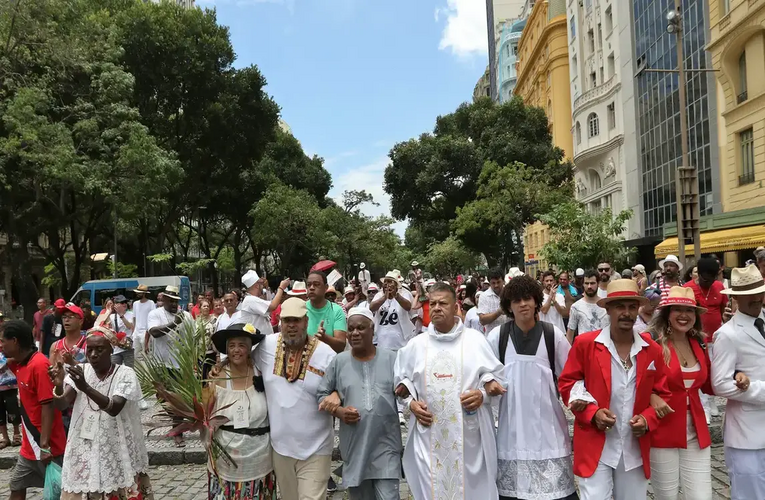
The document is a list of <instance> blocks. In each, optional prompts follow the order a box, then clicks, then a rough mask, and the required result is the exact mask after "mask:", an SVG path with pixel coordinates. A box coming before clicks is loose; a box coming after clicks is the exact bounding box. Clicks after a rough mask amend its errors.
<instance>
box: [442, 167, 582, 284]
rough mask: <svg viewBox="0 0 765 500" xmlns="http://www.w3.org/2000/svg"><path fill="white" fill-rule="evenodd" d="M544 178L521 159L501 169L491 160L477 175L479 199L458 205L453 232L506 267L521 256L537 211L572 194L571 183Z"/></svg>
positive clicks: (546, 208)
mask: <svg viewBox="0 0 765 500" xmlns="http://www.w3.org/2000/svg"><path fill="white" fill-rule="evenodd" d="M557 181H558V180H557V179H555V180H553V179H545V178H544V177H543V176H541V175H540V173H539V171H537V170H534V169H531V168H529V167H527V166H526V165H524V164H522V163H518V162H515V163H512V164H509V165H507V166H504V167H501V166H500V165H498V164H497V163H495V162H487V163H486V165H485V166H484V168H483V171H482V172H481V175H480V177H479V178H478V191H477V194H476V199H475V200H473V201H471V202H469V203H467V204H466V205H465V206H464V207H462V208H457V217H456V218H455V219H454V221H452V229H453V230H454V234H455V235H456V236H457V237H459V238H460V240H461V241H462V242H463V243H464V245H465V246H466V247H467V248H469V249H471V250H473V251H475V252H483V254H484V255H485V256H486V259H487V261H488V262H489V265H490V267H501V268H504V269H506V268H508V267H510V265H517V264H519V263H520V261H521V259H522V258H523V244H522V233H523V228H524V226H525V225H526V224H530V223H531V222H533V221H534V220H535V219H536V214H537V213H540V212H545V211H547V210H548V209H549V208H550V207H551V206H553V204H555V203H559V202H560V201H561V200H566V199H570V198H571V197H572V185H571V183H570V182H566V183H564V184H561V185H555V184H554V183H555V182H557Z"/></svg>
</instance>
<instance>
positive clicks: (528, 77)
mask: <svg viewBox="0 0 765 500" xmlns="http://www.w3.org/2000/svg"><path fill="white" fill-rule="evenodd" d="M566 30H567V28H566V2H565V0H547V1H538V2H536V4H535V5H534V8H533V9H532V10H531V14H530V15H529V19H528V21H527V22H526V27H525V28H524V29H523V34H522V35H521V39H520V41H519V42H518V63H517V70H518V81H517V83H516V84H515V90H514V91H513V92H514V93H515V94H516V95H519V96H521V97H522V98H523V101H524V102H525V103H526V104H527V105H530V106H539V107H540V108H542V109H544V110H545V112H546V113H547V119H548V120H549V121H550V131H551V132H552V137H553V144H555V145H556V146H558V147H559V148H561V149H562V150H563V151H564V153H565V154H566V157H567V158H570V157H571V156H573V153H574V146H573V137H572V135H571V76H570V74H569V69H568V39H567V33H566Z"/></svg>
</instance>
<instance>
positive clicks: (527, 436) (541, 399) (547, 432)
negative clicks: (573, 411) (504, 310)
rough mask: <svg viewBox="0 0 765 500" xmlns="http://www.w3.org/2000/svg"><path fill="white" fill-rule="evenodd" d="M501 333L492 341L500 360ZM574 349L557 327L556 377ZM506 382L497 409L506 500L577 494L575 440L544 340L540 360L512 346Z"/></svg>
mask: <svg viewBox="0 0 765 500" xmlns="http://www.w3.org/2000/svg"><path fill="white" fill-rule="evenodd" d="M499 332H500V328H495V329H494V330H492V331H491V333H489V336H488V341H489V345H491V348H492V351H493V352H494V354H495V355H496V356H497V357H499ZM570 349H571V346H570V345H569V343H568V340H566V335H565V334H564V333H563V332H562V331H561V330H560V329H559V328H557V327H555V372H556V374H560V373H561V372H562V371H563V366H564V365H565V364H566V359H568V352H569V350H570ZM503 377H504V379H505V380H507V382H508V387H507V393H505V394H504V395H503V396H502V399H501V400H500V403H499V427H498V428H497V455H498V458H499V460H498V465H497V467H498V472H497V475H498V479H497V487H498V489H499V494H500V495H502V496H507V497H513V498H522V499H529V500H532V499H533V500H553V499H557V498H564V497H566V496H568V495H570V494H571V493H573V492H574V491H575V489H576V486H575V484H574V470H573V463H572V458H571V438H570V437H569V433H568V422H567V421H566V415H565V413H564V412H563V407H562V406H561V404H560V403H559V401H558V392H557V389H556V387H555V382H554V379H553V373H552V370H551V369H550V361H549V359H548V357H547V347H546V344H545V338H544V335H542V336H541V338H540V339H539V344H538V346H537V348H536V354H534V355H532V356H528V355H522V354H518V353H517V351H516V350H515V346H514V344H513V342H512V340H509V341H508V343H507V349H506V350H505V367H504V374H503Z"/></svg>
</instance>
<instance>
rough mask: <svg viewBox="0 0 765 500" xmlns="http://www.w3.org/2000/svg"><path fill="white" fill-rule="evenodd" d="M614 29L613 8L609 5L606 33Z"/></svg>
mask: <svg viewBox="0 0 765 500" xmlns="http://www.w3.org/2000/svg"><path fill="white" fill-rule="evenodd" d="M613 29H614V14H613V11H612V10H611V6H610V5H609V6H608V8H606V33H611V31H612V30H613Z"/></svg>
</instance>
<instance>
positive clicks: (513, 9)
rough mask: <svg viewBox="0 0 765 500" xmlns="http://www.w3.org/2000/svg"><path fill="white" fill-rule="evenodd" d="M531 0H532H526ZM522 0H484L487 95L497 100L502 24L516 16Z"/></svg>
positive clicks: (498, 97) (498, 98)
mask: <svg viewBox="0 0 765 500" xmlns="http://www.w3.org/2000/svg"><path fill="white" fill-rule="evenodd" d="M526 1H531V2H532V3H533V0H526ZM523 3H524V0H486V33H487V35H488V39H487V43H488V47H489V78H490V80H489V96H490V97H491V98H492V100H493V101H495V102H498V101H499V100H500V96H499V78H500V76H499V75H500V66H499V64H500V63H499V57H500V49H499V43H500V38H501V33H502V27H503V25H504V24H505V23H506V22H507V21H508V20H511V19H515V18H517V17H518V10H519V8H520V6H521V5H522V4H523Z"/></svg>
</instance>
